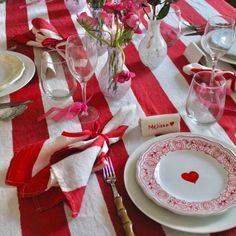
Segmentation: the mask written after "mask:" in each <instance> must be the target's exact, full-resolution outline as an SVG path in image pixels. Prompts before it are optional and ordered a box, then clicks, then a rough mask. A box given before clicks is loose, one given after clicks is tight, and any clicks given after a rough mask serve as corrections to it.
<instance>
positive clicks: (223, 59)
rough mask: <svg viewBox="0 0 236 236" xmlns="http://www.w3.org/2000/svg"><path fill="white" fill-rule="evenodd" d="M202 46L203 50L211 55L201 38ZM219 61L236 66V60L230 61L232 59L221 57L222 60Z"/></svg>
mask: <svg viewBox="0 0 236 236" xmlns="http://www.w3.org/2000/svg"><path fill="white" fill-rule="evenodd" d="M201 46H202V48H203V50H204V51H205V52H206V53H208V54H209V52H208V50H207V48H206V46H205V45H204V43H203V40H202V38H201ZM235 58H236V57H235ZM219 61H223V62H227V63H229V64H232V65H236V59H235V60H234V59H230V58H228V57H225V56H223V57H220V58H219Z"/></svg>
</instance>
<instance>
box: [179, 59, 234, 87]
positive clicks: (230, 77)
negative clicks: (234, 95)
mask: <svg viewBox="0 0 236 236" xmlns="http://www.w3.org/2000/svg"><path fill="white" fill-rule="evenodd" d="M183 71H184V72H185V73H186V74H188V75H194V74H195V73H197V72H200V71H212V68H210V67H206V66H203V65H200V64H198V63H192V64H188V65H186V66H184V67H183ZM216 72H217V73H221V74H222V75H223V76H224V77H225V79H226V86H227V88H230V89H231V90H232V91H234V92H236V73H234V72H232V71H226V70H220V69H217V70H216Z"/></svg>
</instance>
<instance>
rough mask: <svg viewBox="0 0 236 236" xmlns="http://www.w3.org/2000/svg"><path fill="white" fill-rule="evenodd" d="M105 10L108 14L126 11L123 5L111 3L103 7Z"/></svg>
mask: <svg viewBox="0 0 236 236" xmlns="http://www.w3.org/2000/svg"><path fill="white" fill-rule="evenodd" d="M103 9H104V10H105V11H106V12H108V13H114V12H118V13H119V12H120V11H122V10H124V9H125V6H124V4H123V3H122V2H121V3H111V2H108V3H106V4H105V5H104V6H103Z"/></svg>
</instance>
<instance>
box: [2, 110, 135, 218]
mask: <svg viewBox="0 0 236 236" xmlns="http://www.w3.org/2000/svg"><path fill="white" fill-rule="evenodd" d="M134 112H135V106H133V105H130V106H124V107H122V108H121V109H120V110H119V111H118V112H117V114H116V115H115V116H114V117H113V118H112V119H111V120H110V121H109V122H108V123H107V124H106V125H105V127H104V128H103V129H102V130H101V129H100V128H99V127H98V125H96V127H95V130H93V131H90V130H85V131H82V132H78V133H69V132H63V133H62V134H61V135H60V136H58V137H55V138H50V139H48V140H46V141H41V142H38V143H35V144H32V145H29V146H26V147H24V148H23V149H22V150H20V151H19V152H18V153H16V154H15V155H14V156H13V159H12V161H11V163H10V166H9V168H8V172H7V176H6V184H8V185H13V186H16V187H18V192H19V196H20V197H21V198H31V199H32V201H33V203H34V206H35V207H36V209H37V210H40V211H42V210H46V209H48V208H50V207H53V206H55V205H56V204H58V203H60V202H62V201H65V202H66V203H67V204H68V206H69V207H70V209H71V212H72V216H73V217H76V216H77V215H78V213H79V211H80V208H81V204H82V200H83V196H84V193H85V189H86V185H87V183H88V181H89V177H90V175H91V174H92V173H93V172H94V171H97V170H100V169H101V168H102V167H104V165H106V160H105V156H106V154H107V152H108V151H109V148H110V145H112V144H114V143H116V142H118V141H119V140H120V139H121V138H122V136H123V135H124V133H125V131H126V130H127V128H128V126H129V125H130V124H131V123H132V121H133V117H134V116H133V114H134Z"/></svg>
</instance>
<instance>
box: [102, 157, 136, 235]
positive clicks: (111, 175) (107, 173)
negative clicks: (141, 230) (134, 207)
mask: <svg viewBox="0 0 236 236" xmlns="http://www.w3.org/2000/svg"><path fill="white" fill-rule="evenodd" d="M106 160H107V163H108V164H107V165H106V166H105V167H104V168H103V177H104V180H105V181H106V182H107V183H108V184H110V185H111V188H112V192H113V196H114V202H115V206H116V210H117V213H118V215H119V217H120V219H121V222H122V224H123V228H124V231H125V235H127V236H134V235H135V234H134V231H133V228H132V222H131V220H130V218H129V216H128V214H127V211H126V209H125V206H124V204H123V202H122V197H121V196H120V194H119V193H118V191H117V188H116V185H115V182H116V174H115V170H114V167H113V164H112V162H111V159H110V157H107V158H106Z"/></svg>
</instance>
